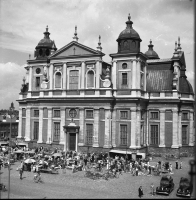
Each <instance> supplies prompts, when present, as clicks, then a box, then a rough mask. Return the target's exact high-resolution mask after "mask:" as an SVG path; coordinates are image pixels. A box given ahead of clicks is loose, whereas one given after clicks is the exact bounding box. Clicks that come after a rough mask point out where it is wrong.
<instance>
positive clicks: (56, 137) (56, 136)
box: [52, 121, 61, 142]
mask: <svg viewBox="0 0 196 200" xmlns="http://www.w3.org/2000/svg"><path fill="white" fill-rule="evenodd" d="M56 125H58V126H59V127H57V128H56ZM60 134H61V122H58V121H54V122H53V137H52V141H53V142H60Z"/></svg>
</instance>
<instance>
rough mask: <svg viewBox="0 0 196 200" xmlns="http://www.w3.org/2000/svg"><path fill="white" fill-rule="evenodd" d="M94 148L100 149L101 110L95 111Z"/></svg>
mask: <svg viewBox="0 0 196 200" xmlns="http://www.w3.org/2000/svg"><path fill="white" fill-rule="evenodd" d="M93 147H99V109H94V135H93Z"/></svg>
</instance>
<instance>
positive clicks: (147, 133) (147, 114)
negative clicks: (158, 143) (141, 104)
mask: <svg viewBox="0 0 196 200" xmlns="http://www.w3.org/2000/svg"><path fill="white" fill-rule="evenodd" d="M145 140H146V146H149V110H148V109H147V110H146V138H145Z"/></svg>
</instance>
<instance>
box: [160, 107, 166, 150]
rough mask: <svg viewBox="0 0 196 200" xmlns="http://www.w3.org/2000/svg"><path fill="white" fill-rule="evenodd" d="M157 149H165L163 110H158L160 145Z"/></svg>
mask: <svg viewBox="0 0 196 200" xmlns="http://www.w3.org/2000/svg"><path fill="white" fill-rule="evenodd" d="M159 147H165V110H160V143H159Z"/></svg>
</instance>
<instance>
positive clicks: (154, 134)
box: [150, 125, 159, 145]
mask: <svg viewBox="0 0 196 200" xmlns="http://www.w3.org/2000/svg"><path fill="white" fill-rule="evenodd" d="M158 128H159V127H158V125H150V141H151V143H150V144H152V145H158V141H159V140H158V139H159V129H158Z"/></svg>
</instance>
